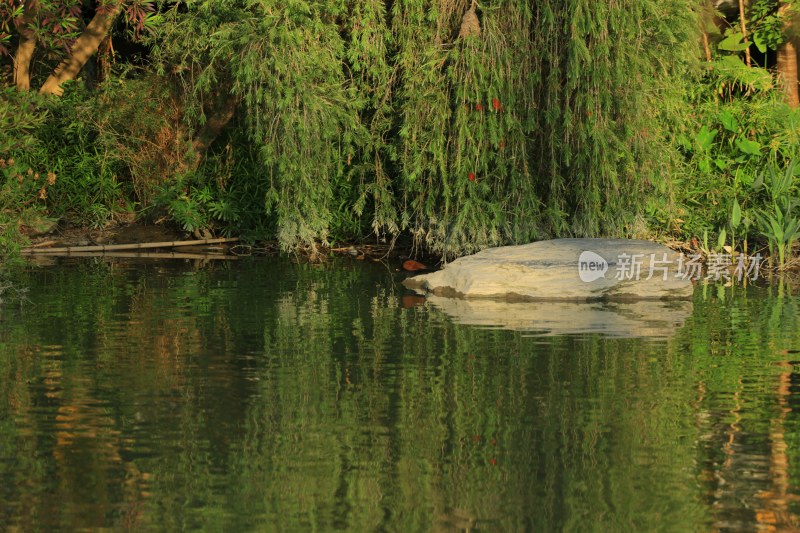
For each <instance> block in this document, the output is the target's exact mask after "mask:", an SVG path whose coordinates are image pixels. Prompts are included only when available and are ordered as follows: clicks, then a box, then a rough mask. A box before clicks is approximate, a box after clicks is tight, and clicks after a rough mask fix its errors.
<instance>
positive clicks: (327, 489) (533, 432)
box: [0, 260, 800, 531]
mask: <svg viewBox="0 0 800 533" xmlns="http://www.w3.org/2000/svg"><path fill="white" fill-rule="evenodd" d="M398 281H399V280H398V279H397V278H396V277H395V274H393V273H391V272H389V271H387V270H386V269H384V268H382V267H380V266H371V265H363V264H360V263H355V262H338V261H336V262H333V263H331V264H328V265H324V266H310V265H296V264H292V263H289V262H285V261H279V260H268V261H248V262H242V263H239V264H228V265H213V266H210V267H204V268H193V267H192V266H191V265H175V264H163V263H161V264H143V265H131V264H120V263H116V264H111V263H105V262H84V263H68V264H64V265H57V266H51V267H46V268H41V269H37V270H34V271H32V272H30V273H29V275H27V277H26V283H28V284H29V285H30V293H29V295H28V297H29V300H30V301H29V302H28V303H26V304H24V305H22V307H21V308H19V309H9V308H6V309H4V310H3V315H2V321H0V529H6V528H9V527H12V526H21V527H22V528H23V529H26V530H27V529H32V530H38V529H52V528H63V529H78V528H99V527H110V528H115V529H125V528H129V529H143V528H144V529H168V530H173V529H189V528H205V529H210V530H230V531H239V530H309V529H317V530H323V531H324V530H331V529H344V530H350V531H369V530H376V529H377V530H379V529H383V530H392V531H429V530H436V531H459V530H468V529H469V530H472V531H475V530H489V531H533V530H535V531H551V530H571V531H591V530H597V531H619V530H664V531H693V530H708V529H716V528H720V529H726V528H727V529H751V530H752V529H755V528H757V527H759V526H765V525H769V524H773V525H776V526H777V527H779V528H780V527H792V526H793V525H797V523H798V519H797V517H796V514H797V513H800V509H799V508H798V502H797V499H798V496H800V487H798V483H797V479H798V475H799V474H800V471H798V450H799V449H800V433H798V421H799V420H800V418H799V417H798V416H797V415H796V414H795V413H796V411H797V407H798V406H799V405H800V404H798V396H797V392H798V391H799V390H800V389H799V388H798V387H800V375H798V374H797V373H796V372H795V368H796V366H795V363H798V361H795V360H794V358H797V359H798V360H800V356H798V355H796V354H793V351H794V350H797V349H799V348H800V328H798V299H797V298H796V297H795V296H793V295H792V294H790V293H789V292H788V289H786V288H785V287H781V286H773V287H770V288H767V289H749V290H748V291H747V292H744V291H742V290H741V289H737V290H736V292H735V293H733V292H731V289H728V292H724V291H723V292H721V293H720V294H717V293H716V291H714V290H710V291H709V290H706V291H704V290H698V292H697V295H696V301H695V302H694V312H693V315H692V316H691V317H690V318H689V319H688V320H687V321H686V324H685V325H684V326H683V327H681V328H679V329H677V330H676V331H675V334H674V336H672V337H671V338H668V339H663V338H660V339H643V338H639V339H636V338H633V339H630V338H628V339H625V338H604V337H601V336H598V335H594V334H593V335H570V336H551V337H529V336H525V335H524V334H521V333H518V332H513V331H505V330H499V329H486V328H476V327H471V326H465V325H459V324H454V323H453V322H452V321H451V319H449V318H448V317H447V316H446V315H444V314H443V313H441V312H440V311H438V310H437V309H436V308H434V307H432V306H429V305H422V306H409V304H413V303H417V302H415V301H413V299H411V300H409V299H405V300H404V299H403V296H404V294H405V293H404V292H403V290H402V287H400V285H399V283H398ZM404 304H405V305H404ZM798 364H800V363H798Z"/></svg>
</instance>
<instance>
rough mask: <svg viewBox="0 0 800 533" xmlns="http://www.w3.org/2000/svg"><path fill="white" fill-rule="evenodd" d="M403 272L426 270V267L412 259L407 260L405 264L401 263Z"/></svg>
mask: <svg viewBox="0 0 800 533" xmlns="http://www.w3.org/2000/svg"><path fill="white" fill-rule="evenodd" d="M403 270H408V271H411V272H413V271H415V270H428V267H427V266H425V265H423V264H422V263H420V262H419V261H414V260H413V259H409V260H408V261H406V262H405V263H403Z"/></svg>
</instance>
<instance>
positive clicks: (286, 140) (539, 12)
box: [160, 0, 698, 256]
mask: <svg viewBox="0 0 800 533" xmlns="http://www.w3.org/2000/svg"><path fill="white" fill-rule="evenodd" d="M692 4H693V2H692V0H630V1H628V2H617V1H616V0H570V1H563V0H562V1H557V0H540V1H537V2H530V1H529V0H484V1H480V2H477V1H475V0H394V1H391V2H389V1H386V0H352V1H348V2H344V1H342V0H288V1H287V0H260V1H256V0H238V1H232V2H225V3H222V2H215V1H212V0H194V1H191V0H190V1H188V2H186V3H185V4H182V5H181V7H180V9H178V8H176V9H175V10H174V11H173V13H172V18H171V19H169V20H170V21H169V23H168V24H165V28H164V30H162V31H163V32H164V33H163V35H162V37H163V38H162V49H161V50H160V52H161V54H160V57H161V61H162V64H164V65H168V64H170V63H172V64H173V68H172V70H173V71H177V72H179V74H178V76H179V78H180V79H181V80H182V86H183V87H184V93H185V95H186V99H187V105H188V109H189V110H195V111H196V113H194V114H192V113H189V115H188V116H189V117H193V116H194V117H199V122H200V123H202V121H203V117H204V116H205V114H207V113H208V110H209V104H208V102H209V101H213V100H214V98H218V96H219V94H223V95H224V94H230V95H231V97H232V98H240V99H241V102H242V106H241V107H240V115H241V116H242V117H244V121H242V123H244V124H246V127H247V129H248V131H249V136H250V139H251V140H252V142H253V143H254V146H256V147H257V149H258V151H259V153H260V155H261V161H262V163H263V165H264V173H263V175H258V176H244V177H242V178H241V179H255V180H259V179H268V180H269V191H270V192H269V193H268V196H267V198H266V199H265V215H267V216H272V217H275V219H276V221H277V228H278V237H279V238H280V240H281V242H282V243H283V244H284V245H285V246H287V247H292V246H296V245H298V244H308V243H313V242H317V241H319V240H323V241H324V240H325V239H326V238H327V237H328V231H329V225H330V223H331V220H332V217H333V216H334V211H335V210H336V209H347V210H350V211H352V212H353V213H354V214H355V215H354V216H357V217H361V218H362V219H368V224H367V226H370V227H371V228H372V231H373V232H374V233H375V234H376V235H388V236H396V235H398V234H399V233H401V232H404V231H408V232H410V233H411V234H412V235H413V236H414V237H415V239H416V241H417V242H418V243H419V244H422V245H424V246H425V247H427V248H429V249H432V250H434V251H437V252H440V253H442V254H444V255H446V256H452V255H456V254H461V253H465V252H471V251H474V250H476V249H479V248H482V247H486V246H491V245H499V244H505V243H519V242H527V241H530V240H533V239H537V238H542V237H548V236H562V235H575V236H591V235H630V234H632V233H633V232H634V231H635V228H636V225H635V224H636V213H637V211H640V210H641V209H642V207H643V206H644V205H645V203H646V202H647V201H648V199H649V198H652V197H653V196H658V197H664V196H665V195H668V194H669V179H670V172H671V170H672V169H673V167H674V163H673V161H672V159H671V155H670V152H669V150H668V149H667V148H666V146H667V143H666V142H664V141H665V138H666V137H667V136H668V135H669V133H670V131H671V129H670V128H671V125H672V124H673V123H674V122H675V121H677V120H678V119H679V117H680V114H681V109H682V105H683V103H684V102H685V99H684V88H685V83H686V78H687V73H689V72H691V69H692V67H693V64H694V63H695V62H696V55H697V54H696V50H697V47H696V42H697V39H696V37H697V35H696V32H697V27H698V25H697V21H696V19H695V17H694V15H693V13H692V11H691V9H690V7H691V5H692ZM187 10H188V14H187V13H186V11H187ZM187 21H190V22H187ZM174 65H179V66H180V68H177V69H176V68H175V67H174ZM187 65H188V66H187ZM166 70H167V68H165V71H166ZM215 95H216V96H215ZM211 107H213V106H211ZM195 120H198V119H195Z"/></svg>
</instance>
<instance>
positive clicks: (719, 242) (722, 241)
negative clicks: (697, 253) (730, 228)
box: [717, 228, 728, 249]
mask: <svg viewBox="0 0 800 533" xmlns="http://www.w3.org/2000/svg"><path fill="white" fill-rule="evenodd" d="M727 236H728V235H727V232H726V231H725V228H722V231H720V232H719V238H718V239H717V249H719V248H722V247H723V246H725V238H726V237H727Z"/></svg>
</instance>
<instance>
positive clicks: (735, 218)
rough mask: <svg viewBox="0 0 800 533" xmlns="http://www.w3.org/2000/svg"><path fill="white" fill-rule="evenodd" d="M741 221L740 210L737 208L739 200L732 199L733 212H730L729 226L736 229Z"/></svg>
mask: <svg viewBox="0 0 800 533" xmlns="http://www.w3.org/2000/svg"><path fill="white" fill-rule="evenodd" d="M741 221H742V208H741V207H740V206H739V200H737V199H736V198H734V199H733V210H732V212H731V226H732V227H733V228H734V229H736V228H737V227H739V223H741Z"/></svg>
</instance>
